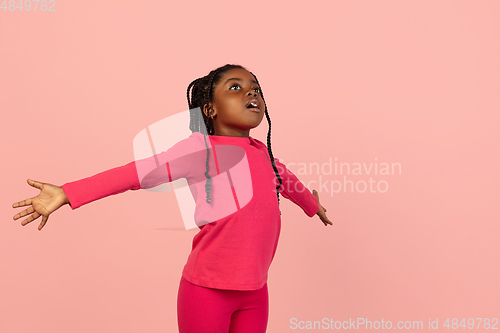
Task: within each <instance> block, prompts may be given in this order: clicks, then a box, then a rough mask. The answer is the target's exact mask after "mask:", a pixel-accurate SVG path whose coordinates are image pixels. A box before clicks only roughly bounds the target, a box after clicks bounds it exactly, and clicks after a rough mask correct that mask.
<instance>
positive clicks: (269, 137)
mask: <svg viewBox="0 0 500 333" xmlns="http://www.w3.org/2000/svg"><path fill="white" fill-rule="evenodd" d="M250 74H252V75H253V77H254V78H255V81H257V84H258V85H259V87H260V84H259V80H258V79H257V76H255V74H254V73H252V72H250ZM260 96H261V97H262V100H263V101H264V106H265V107H266V112H265V114H266V118H267V122H268V123H269V131H268V132H267V151H268V152H269V156H270V157H271V163H272V165H273V169H274V174H275V175H276V177H277V178H278V180H279V183H280V184H279V185H278V186H276V195H277V196H278V206H279V204H280V194H279V193H280V191H279V188H280V187H281V185H282V184H283V182H282V180H281V176H280V173H279V172H278V168H277V167H276V164H275V163H274V156H273V151H272V150H271V118H270V117H269V113H268V112H267V104H266V100H265V99H264V93H263V92H262V89H260ZM280 215H281V209H280Z"/></svg>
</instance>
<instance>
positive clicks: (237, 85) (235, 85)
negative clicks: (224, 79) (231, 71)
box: [229, 83, 240, 90]
mask: <svg viewBox="0 0 500 333" xmlns="http://www.w3.org/2000/svg"><path fill="white" fill-rule="evenodd" d="M239 86H240V85H239V84H237V83H235V84H233V85H232V86H231V87H229V90H231V89H232V88H233V87H239Z"/></svg>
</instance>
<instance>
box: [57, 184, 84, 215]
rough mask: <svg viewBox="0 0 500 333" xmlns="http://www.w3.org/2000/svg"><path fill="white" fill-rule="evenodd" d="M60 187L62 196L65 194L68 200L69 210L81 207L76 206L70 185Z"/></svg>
mask: <svg viewBox="0 0 500 333" xmlns="http://www.w3.org/2000/svg"><path fill="white" fill-rule="evenodd" d="M61 187H62V189H63V191H64V194H66V197H67V198H68V201H69V206H70V207H71V209H72V210H75V209H77V208H78V207H80V206H81V205H78V204H77V200H76V197H75V194H74V192H73V190H72V188H71V185H70V183H66V184H64V185H62V186H61Z"/></svg>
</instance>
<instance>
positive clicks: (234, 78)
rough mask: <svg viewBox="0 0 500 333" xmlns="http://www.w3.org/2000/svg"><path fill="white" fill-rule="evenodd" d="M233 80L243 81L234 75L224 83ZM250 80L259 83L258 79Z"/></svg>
mask: <svg viewBox="0 0 500 333" xmlns="http://www.w3.org/2000/svg"><path fill="white" fill-rule="evenodd" d="M231 80H236V81H243V80H242V79H238V78H237V77H233V78H230V79H227V80H226V82H224V84H226V83H227V82H228V81H231ZM250 82H253V83H257V81H255V80H251V81H250Z"/></svg>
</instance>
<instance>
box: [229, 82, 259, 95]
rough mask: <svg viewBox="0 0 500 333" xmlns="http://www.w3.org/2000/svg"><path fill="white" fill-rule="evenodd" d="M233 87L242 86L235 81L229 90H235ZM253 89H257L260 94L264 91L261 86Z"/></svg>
mask: <svg viewBox="0 0 500 333" xmlns="http://www.w3.org/2000/svg"><path fill="white" fill-rule="evenodd" d="M233 87H239V88H241V86H240V85H239V84H238V83H234V84H233V85H232V86H230V87H229V90H234V89H233ZM253 90H255V92H256V93H258V94H260V93H261V92H262V91H261V90H260V87H257V88H253Z"/></svg>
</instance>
